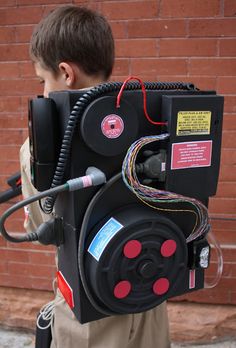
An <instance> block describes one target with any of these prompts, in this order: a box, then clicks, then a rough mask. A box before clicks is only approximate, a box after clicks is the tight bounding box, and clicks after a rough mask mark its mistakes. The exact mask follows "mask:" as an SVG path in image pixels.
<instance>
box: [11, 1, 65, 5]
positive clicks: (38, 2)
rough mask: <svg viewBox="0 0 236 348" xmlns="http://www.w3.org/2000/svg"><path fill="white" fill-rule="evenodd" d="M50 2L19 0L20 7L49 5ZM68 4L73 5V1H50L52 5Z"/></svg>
mask: <svg viewBox="0 0 236 348" xmlns="http://www.w3.org/2000/svg"><path fill="white" fill-rule="evenodd" d="M48 3H49V2H48V0H17V4H18V5H19V6H22V5H48ZM64 3H65V4H66V3H71V0H50V4H64Z"/></svg>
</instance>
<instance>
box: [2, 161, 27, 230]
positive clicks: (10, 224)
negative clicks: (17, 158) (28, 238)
mask: <svg viewBox="0 0 236 348" xmlns="http://www.w3.org/2000/svg"><path fill="white" fill-rule="evenodd" d="M19 169H20V167H19ZM23 223H24V219H23V216H22V219H21V220H16V219H13V218H12V217H11V218H9V219H7V221H6V224H5V228H6V230H7V231H9V233H11V232H13V233H15V232H17V233H18V232H23V231H24V226H23Z"/></svg>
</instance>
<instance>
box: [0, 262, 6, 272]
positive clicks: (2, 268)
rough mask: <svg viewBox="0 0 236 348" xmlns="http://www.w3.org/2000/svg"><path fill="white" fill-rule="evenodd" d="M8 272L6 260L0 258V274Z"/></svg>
mask: <svg viewBox="0 0 236 348" xmlns="http://www.w3.org/2000/svg"><path fill="white" fill-rule="evenodd" d="M7 273H8V262H6V261H3V260H0V274H7Z"/></svg>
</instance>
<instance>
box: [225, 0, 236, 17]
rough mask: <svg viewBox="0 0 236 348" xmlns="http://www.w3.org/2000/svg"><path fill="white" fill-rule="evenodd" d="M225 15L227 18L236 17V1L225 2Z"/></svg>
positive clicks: (226, 0) (227, 0)
mask: <svg viewBox="0 0 236 348" xmlns="http://www.w3.org/2000/svg"><path fill="white" fill-rule="evenodd" d="M224 15H225V17H234V16H236V2H235V0H224Z"/></svg>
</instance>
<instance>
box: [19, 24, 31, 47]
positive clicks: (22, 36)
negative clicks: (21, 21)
mask: <svg viewBox="0 0 236 348" xmlns="http://www.w3.org/2000/svg"><path fill="white" fill-rule="evenodd" d="M33 28H34V26H33V25H19V26H16V29H15V30H16V42H18V43H24V42H27V43H28V42H29V41H30V38H31V35H32V32H33Z"/></svg>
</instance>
